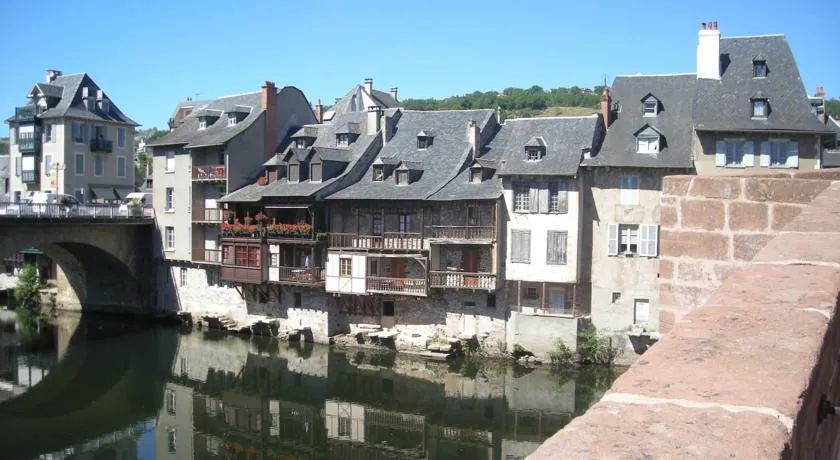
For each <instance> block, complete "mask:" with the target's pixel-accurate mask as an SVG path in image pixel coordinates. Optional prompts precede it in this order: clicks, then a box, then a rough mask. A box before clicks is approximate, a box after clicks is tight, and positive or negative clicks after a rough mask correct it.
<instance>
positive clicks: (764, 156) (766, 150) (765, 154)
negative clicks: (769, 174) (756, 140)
mask: <svg viewBox="0 0 840 460" xmlns="http://www.w3.org/2000/svg"><path fill="white" fill-rule="evenodd" d="M758 165H759V166H761V167H764V168H767V167H770V143H769V142H767V141H764V142H762V143H761V152H760V155H759V159H758Z"/></svg>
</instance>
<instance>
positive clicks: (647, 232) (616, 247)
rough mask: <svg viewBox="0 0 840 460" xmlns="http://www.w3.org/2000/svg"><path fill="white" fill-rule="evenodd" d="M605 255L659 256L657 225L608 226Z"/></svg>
mask: <svg viewBox="0 0 840 460" xmlns="http://www.w3.org/2000/svg"><path fill="white" fill-rule="evenodd" d="M607 246H608V248H607V254H608V255H610V256H617V255H619V254H621V255H625V256H635V255H638V256H641V257H657V256H658V255H659V226H658V225H635V224H634V225H626V224H610V225H609V228H608V243H607Z"/></svg>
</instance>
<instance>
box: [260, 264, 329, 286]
mask: <svg viewBox="0 0 840 460" xmlns="http://www.w3.org/2000/svg"><path fill="white" fill-rule="evenodd" d="M324 275H325V272H324V269H323V268H322V267H311V268H305V267H268V280H269V281H277V282H283V281H286V282H289V283H294V284H320V283H323V282H324V279H325V277H324Z"/></svg>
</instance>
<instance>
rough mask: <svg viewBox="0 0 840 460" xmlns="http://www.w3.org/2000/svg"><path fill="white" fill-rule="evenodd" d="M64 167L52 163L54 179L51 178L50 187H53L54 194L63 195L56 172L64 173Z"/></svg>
mask: <svg viewBox="0 0 840 460" xmlns="http://www.w3.org/2000/svg"><path fill="white" fill-rule="evenodd" d="M66 167H67V165H64V164H61V163H59V162H57V161H56V162H55V163H53V167H52V169H53V171H55V178H53V179H52V180H51V181H50V182H51V183H52V185H55V193H63V190H61V182H60V181H61V175H60V174H59V173H58V172H59V171H64V169H65V168H66Z"/></svg>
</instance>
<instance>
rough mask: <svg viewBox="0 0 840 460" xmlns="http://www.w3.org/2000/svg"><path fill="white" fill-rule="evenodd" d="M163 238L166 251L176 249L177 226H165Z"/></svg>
mask: <svg viewBox="0 0 840 460" xmlns="http://www.w3.org/2000/svg"><path fill="white" fill-rule="evenodd" d="M163 239H164V241H163V245H164V251H168V252H172V251H175V227H172V226H167V227H164V230H163Z"/></svg>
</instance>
